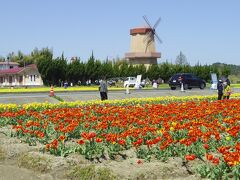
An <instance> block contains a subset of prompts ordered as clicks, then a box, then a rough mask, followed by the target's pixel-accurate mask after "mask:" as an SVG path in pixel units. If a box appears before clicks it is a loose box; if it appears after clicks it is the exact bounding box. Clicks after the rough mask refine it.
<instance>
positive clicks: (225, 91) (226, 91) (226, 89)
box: [223, 82, 231, 99]
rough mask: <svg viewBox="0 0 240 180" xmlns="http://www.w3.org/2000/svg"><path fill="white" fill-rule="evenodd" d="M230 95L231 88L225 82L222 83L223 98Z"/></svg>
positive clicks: (227, 97)
mask: <svg viewBox="0 0 240 180" xmlns="http://www.w3.org/2000/svg"><path fill="white" fill-rule="evenodd" d="M230 95H231V89H230V86H229V85H228V84H227V82H224V83H223V99H229V98H230Z"/></svg>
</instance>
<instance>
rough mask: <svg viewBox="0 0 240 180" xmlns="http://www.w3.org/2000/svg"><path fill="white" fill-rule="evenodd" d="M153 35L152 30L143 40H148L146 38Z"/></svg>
mask: <svg viewBox="0 0 240 180" xmlns="http://www.w3.org/2000/svg"><path fill="white" fill-rule="evenodd" d="M152 35H153V32H152V31H149V32H147V34H146V36H145V38H144V39H143V42H146V40H147V39H149V37H152Z"/></svg>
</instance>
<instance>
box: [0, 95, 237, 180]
mask: <svg viewBox="0 0 240 180" xmlns="http://www.w3.org/2000/svg"><path fill="white" fill-rule="evenodd" d="M214 98H216V97H215V96H208V97H191V98H190V97H181V98H177V97H172V98H147V99H130V100H117V101H116V100H115V101H105V102H100V101H91V102H87V103H80V102H74V103H61V104H58V105H51V104H48V103H46V104H31V105H24V106H23V107H20V106H9V107H7V108H5V109H4V110H5V111H4V112H2V113H1V119H0V123H1V124H2V125H7V124H11V125H12V128H13V129H14V134H13V135H14V136H17V137H19V138H21V140H22V141H23V142H26V143H29V145H35V144H36V143H38V142H40V143H42V144H45V148H44V149H42V151H44V152H50V153H51V154H54V155H57V156H67V155H69V154H71V153H79V154H82V155H84V156H85V158H86V159H89V160H94V159H99V158H107V157H109V158H111V159H115V157H116V155H122V156H125V155H124V154H122V153H121V152H123V151H126V150H129V149H134V150H135V152H136V155H137V157H138V158H139V159H143V160H144V161H151V159H159V160H161V161H167V160H168V158H172V157H180V158H182V160H183V164H184V165H186V166H187V165H188V164H189V163H191V162H192V161H195V160H197V159H198V160H201V161H202V162H203V163H202V165H201V166H200V167H198V169H197V171H198V172H199V173H200V175H201V176H202V177H208V178H223V177H225V178H231V177H235V178H238V177H239V176H240V172H239V171H240V170H239V169H240V133H239V132H240V121H239V120H240V106H239V105H240V100H239V99H230V100H221V101H212V100H213V99H214ZM209 100H211V101H209ZM1 108H3V106H2V107H1ZM7 109H8V110H11V111H6V110H7ZM143 160H139V163H141V162H142V161H143Z"/></svg>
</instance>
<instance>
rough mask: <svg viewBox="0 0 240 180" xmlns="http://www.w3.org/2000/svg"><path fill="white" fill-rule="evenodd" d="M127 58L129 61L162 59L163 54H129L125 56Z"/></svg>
mask: <svg viewBox="0 0 240 180" xmlns="http://www.w3.org/2000/svg"><path fill="white" fill-rule="evenodd" d="M125 57H126V58H128V59H134V58H160V57H161V53H158V52H146V53H143V52H129V53H126V54H125Z"/></svg>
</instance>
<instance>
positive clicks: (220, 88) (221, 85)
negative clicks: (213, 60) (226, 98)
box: [217, 79, 223, 100]
mask: <svg viewBox="0 0 240 180" xmlns="http://www.w3.org/2000/svg"><path fill="white" fill-rule="evenodd" d="M217 90H218V100H221V99H222V97H223V81H222V80H221V79H219V80H218V83H217Z"/></svg>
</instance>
